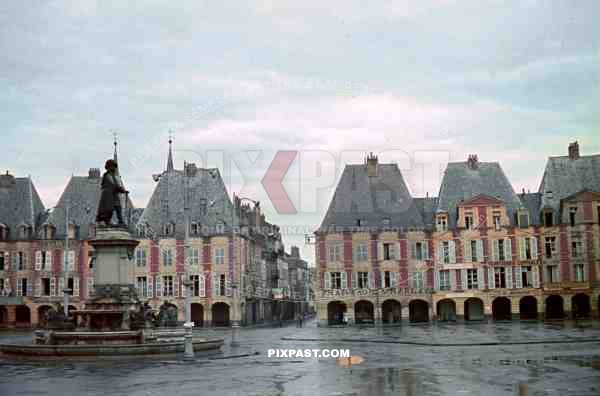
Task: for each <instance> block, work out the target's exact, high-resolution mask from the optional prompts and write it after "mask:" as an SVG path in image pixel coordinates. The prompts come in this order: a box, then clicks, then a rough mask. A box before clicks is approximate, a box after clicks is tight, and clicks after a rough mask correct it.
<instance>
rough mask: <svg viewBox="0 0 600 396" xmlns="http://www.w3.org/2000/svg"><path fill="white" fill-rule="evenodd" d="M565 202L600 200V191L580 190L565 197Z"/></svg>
mask: <svg viewBox="0 0 600 396" xmlns="http://www.w3.org/2000/svg"><path fill="white" fill-rule="evenodd" d="M564 201H565V202H592V201H600V192H596V191H588V190H585V191H580V192H578V193H575V194H573V195H570V196H568V197H566V198H565V199H564Z"/></svg>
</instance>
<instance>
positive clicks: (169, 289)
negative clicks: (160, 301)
mask: <svg viewBox="0 0 600 396" xmlns="http://www.w3.org/2000/svg"><path fill="white" fill-rule="evenodd" d="M173 292H174V289H173V277H172V276H171V275H167V276H163V296H164V297H172V296H173V294H174V293H173Z"/></svg>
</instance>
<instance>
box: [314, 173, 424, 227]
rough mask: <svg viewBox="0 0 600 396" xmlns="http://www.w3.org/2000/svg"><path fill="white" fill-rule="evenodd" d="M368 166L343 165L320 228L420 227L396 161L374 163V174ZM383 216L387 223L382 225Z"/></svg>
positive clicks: (421, 224)
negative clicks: (359, 226)
mask: <svg viewBox="0 0 600 396" xmlns="http://www.w3.org/2000/svg"><path fill="white" fill-rule="evenodd" d="M367 167H368V165H366V164H360V165H346V167H345V168H344V171H343V173H342V176H341V178H340V181H339V183H338V185H337V187H336V189H335V193H334V195H333V198H332V200H331V202H330V204H329V208H328V210H327V213H326V214H325V217H324V218H323V221H322V223H321V227H320V230H321V231H323V232H325V231H326V230H327V229H329V228H330V227H336V228H342V229H344V230H352V229H356V227H357V226H358V224H357V220H359V219H360V220H361V225H364V226H366V227H390V226H391V227H405V228H408V227H421V228H422V227H423V219H422V218H421V214H420V213H419V210H418V209H417V206H416V204H415V202H414V201H413V199H412V197H411V195H410V192H409V191H408V188H407V187H406V183H405V182H404V178H403V177H402V173H401V172H400V169H398V166H397V165H396V164H377V165H376V172H377V173H376V174H377V176H369V174H368V168H367ZM385 218H389V219H390V224H389V225H386V224H384V222H383V220H384V219H385Z"/></svg>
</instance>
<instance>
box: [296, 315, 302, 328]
mask: <svg viewBox="0 0 600 396" xmlns="http://www.w3.org/2000/svg"><path fill="white" fill-rule="evenodd" d="M296 327H302V314H301V313H298V314H297V315H296Z"/></svg>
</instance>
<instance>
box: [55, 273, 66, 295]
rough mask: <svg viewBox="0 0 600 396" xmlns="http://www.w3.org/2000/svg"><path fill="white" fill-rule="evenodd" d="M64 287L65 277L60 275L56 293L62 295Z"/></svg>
mask: <svg viewBox="0 0 600 396" xmlns="http://www.w3.org/2000/svg"><path fill="white" fill-rule="evenodd" d="M64 288H65V278H63V277H62V276H61V277H60V278H58V290H57V291H56V295H58V296H60V295H62V294H63V293H64V292H63V290H64Z"/></svg>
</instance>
